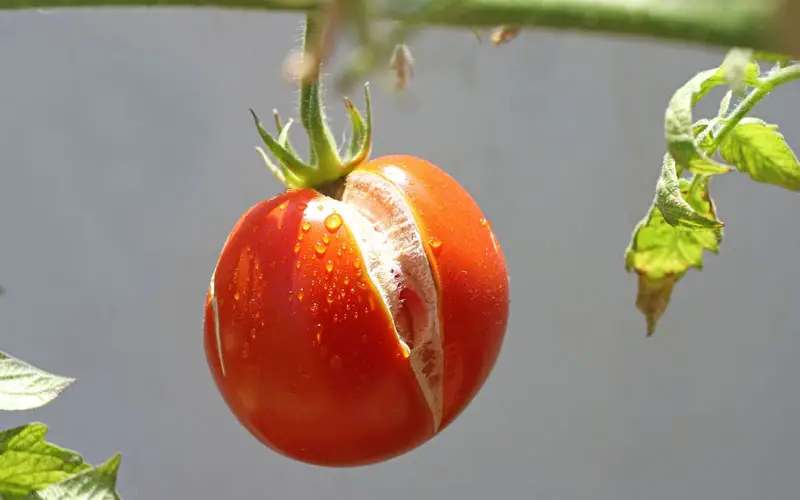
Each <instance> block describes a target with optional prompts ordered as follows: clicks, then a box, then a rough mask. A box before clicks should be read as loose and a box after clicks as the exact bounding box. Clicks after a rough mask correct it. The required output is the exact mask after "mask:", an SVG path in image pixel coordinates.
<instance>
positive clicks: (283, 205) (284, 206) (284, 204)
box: [279, 201, 286, 210]
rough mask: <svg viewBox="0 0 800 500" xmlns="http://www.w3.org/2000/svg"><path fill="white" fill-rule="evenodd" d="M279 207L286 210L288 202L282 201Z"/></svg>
mask: <svg viewBox="0 0 800 500" xmlns="http://www.w3.org/2000/svg"><path fill="white" fill-rule="evenodd" d="M279 208H280V209H281V210H285V209H286V202H285V201H284V202H283V203H281V205H280V207H279Z"/></svg>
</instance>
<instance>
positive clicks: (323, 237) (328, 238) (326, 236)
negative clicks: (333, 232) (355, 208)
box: [322, 234, 331, 245]
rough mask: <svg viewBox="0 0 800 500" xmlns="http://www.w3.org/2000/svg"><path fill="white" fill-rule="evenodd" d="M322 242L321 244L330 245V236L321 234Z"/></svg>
mask: <svg viewBox="0 0 800 500" xmlns="http://www.w3.org/2000/svg"><path fill="white" fill-rule="evenodd" d="M322 242H323V243H325V244H326V245H327V244H328V243H330V242H331V238H330V236H328V235H327V234H323V235H322Z"/></svg>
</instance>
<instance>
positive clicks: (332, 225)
mask: <svg viewBox="0 0 800 500" xmlns="http://www.w3.org/2000/svg"><path fill="white" fill-rule="evenodd" d="M340 227H342V216H341V215H339V214H337V213H335V212H334V213H332V214H330V215H329V216H327V217H325V228H326V229H327V230H328V231H330V232H332V233H335V232H336V231H338V230H339V228H340Z"/></svg>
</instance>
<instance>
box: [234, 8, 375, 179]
mask: <svg viewBox="0 0 800 500" xmlns="http://www.w3.org/2000/svg"><path fill="white" fill-rule="evenodd" d="M316 31H317V23H316V21H315V20H314V19H313V17H312V16H311V15H310V14H309V15H308V17H307V18H306V26H305V33H304V43H303V54H304V55H303V58H304V59H306V58H308V60H311V61H313V62H314V64H313V67H312V68H310V71H308V72H307V74H305V75H303V78H302V79H301V84H300V122H301V124H302V125H303V128H304V129H305V131H306V133H307V134H308V138H309V146H310V154H309V160H308V162H304V161H303V160H302V159H301V158H300V157H299V155H298V154H297V152H296V151H295V150H294V148H293V147H292V145H291V143H290V142H289V128H290V127H291V125H292V123H293V121H292V120H291V119H290V120H289V121H288V122H287V123H286V124H285V125H284V123H283V122H282V121H281V119H280V117H279V116H278V112H277V111H274V114H275V125H276V128H277V136H276V137H273V136H271V135H270V134H269V132H267V131H266V129H265V128H264V126H263V125H262V123H261V121H260V120H259V118H258V116H257V115H256V114H255V112H254V111H253V110H252V109H251V110H250V112H251V113H252V114H253V119H254V120H255V123H256V127H258V133H259V134H260V135H261V139H262V140H263V141H264V144H265V145H266V147H267V149H268V150H269V151H270V152H271V153H272V155H273V156H274V157H275V160H276V161H275V162H273V161H272V160H271V159H270V158H269V156H267V153H266V152H265V151H264V150H263V149H262V148H260V147H257V148H256V150H257V151H258V152H259V153H260V154H261V156H262V158H263V159H264V163H266V165H267V167H268V168H269V169H270V170H271V171H272V173H273V174H275V176H276V177H277V178H278V180H280V181H281V182H282V183H283V184H285V185H286V186H287V187H290V188H295V189H300V188H317V187H321V186H323V185H326V184H330V183H332V182H335V181H337V180H339V179H341V178H343V177H345V176H346V175H347V174H349V173H350V172H351V171H352V170H353V169H354V168H356V167H357V166H358V165H360V164H361V163H363V162H365V161H366V160H367V159H368V158H369V154H370V152H371V150H372V106H371V103H370V93H369V84H365V85H364V100H365V107H366V120H365V119H364V118H363V117H362V116H361V113H359V111H358V109H356V107H355V106H354V105H353V103H352V102H351V101H350V99H348V98H345V99H344V104H345V107H346V108H347V111H348V114H349V115H350V122H351V124H352V133H351V134H352V136H351V137H350V143H349V145H348V147H347V148H346V150H344V151H341V152H340V150H339V147H338V146H337V145H336V141H335V139H334V137H333V134H332V133H331V131H330V129H329V128H328V124H327V122H326V119H325V112H324V107H323V103H322V98H321V96H320V73H321V72H320V66H321V65H320V64H319V63H317V61H318V60H319V59H318V58H317V57H316V56H315V54H313V53H312V52H311V51H310V50H309V41H310V40H312V38H311V37H312V36H316Z"/></svg>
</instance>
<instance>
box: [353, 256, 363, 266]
mask: <svg viewBox="0 0 800 500" xmlns="http://www.w3.org/2000/svg"><path fill="white" fill-rule="evenodd" d="M353 267H355V268H356V269H358V268H360V267H361V259H359V258H358V257H356V258H355V260H353Z"/></svg>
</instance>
